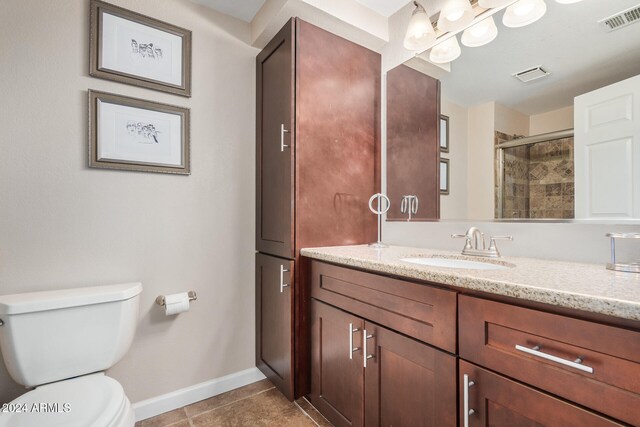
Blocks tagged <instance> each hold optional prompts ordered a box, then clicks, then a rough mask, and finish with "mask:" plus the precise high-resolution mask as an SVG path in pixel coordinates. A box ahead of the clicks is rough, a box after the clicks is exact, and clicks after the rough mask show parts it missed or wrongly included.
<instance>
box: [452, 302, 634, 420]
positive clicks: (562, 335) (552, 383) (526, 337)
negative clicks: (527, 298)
mask: <svg viewBox="0 0 640 427" xmlns="http://www.w3.org/2000/svg"><path fill="white" fill-rule="evenodd" d="M458 312H459V339H460V357H461V358H462V359H466V360H468V361H470V362H473V363H476V364H478V365H481V366H483V367H486V368H488V369H492V370H494V371H496V372H499V373H501V374H504V375H507V376H509V377H511V378H513V379H515V380H519V381H522V382H525V383H527V384H530V385H532V386H534V387H537V388H539V389H542V390H545V391H547V392H550V393H552V394H554V395H556V396H559V397H561V398H564V399H567V400H570V401H572V402H575V403H577V404H580V405H583V406H585V407H588V408H591V409H593V410H596V411H598V412H600V413H603V414H605V415H609V416H611V417H613V418H615V419H619V420H621V421H624V422H626V423H629V424H631V425H640V333H638V332H637V331H632V330H628V329H623V328H619V327H613V326H608V325H603V324H599V323H595V322H590V321H586V320H580V319H574V318H571V317H567V316H561V315H557V314H552V313H545V312H542V311H537V310H532V309H527V308H523V307H518V306H514V305H509V304H503V303H499V302H494V301H489V300H485V299H480V298H475V297H470V296H465V295H460V296H459V298H458ZM461 372H462V370H461ZM472 380H473V381H475V382H478V381H476V380H475V379H474V378H472ZM531 408H534V406H532V407H531ZM529 411H530V412H529V413H530V414H537V413H538V411H537V410H533V409H529ZM547 425H548V424H547ZM566 425H569V424H566ZM583 425H584V424H583ZM589 425H590V424H589Z"/></svg>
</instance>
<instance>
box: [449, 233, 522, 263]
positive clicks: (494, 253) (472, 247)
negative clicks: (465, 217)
mask: <svg viewBox="0 0 640 427" xmlns="http://www.w3.org/2000/svg"><path fill="white" fill-rule="evenodd" d="M451 238H453V239H457V238H464V239H466V240H465V245H464V248H463V249H462V255H471V256H482V257H488V258H500V252H499V251H498V247H497V246H496V240H513V236H495V237H490V238H489V248H488V249H487V246H486V242H485V240H484V233H483V232H482V231H480V230H479V229H478V228H477V227H471V228H470V229H468V230H467V233H466V234H452V235H451Z"/></svg>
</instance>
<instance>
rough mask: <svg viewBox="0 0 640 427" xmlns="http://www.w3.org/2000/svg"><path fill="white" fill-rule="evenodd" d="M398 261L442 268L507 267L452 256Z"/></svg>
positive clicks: (503, 268) (494, 268)
mask: <svg viewBox="0 0 640 427" xmlns="http://www.w3.org/2000/svg"><path fill="white" fill-rule="evenodd" d="M400 261H404V262H410V263H412V264H418V265H426V266H429V267H444V268H457V269H463V270H506V269H507V268H509V266H507V265H502V264H496V263H489V262H482V261H469V260H466V259H454V258H426V257H420V258H418V257H416V258H402V259H401V260H400Z"/></svg>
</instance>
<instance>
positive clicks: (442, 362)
mask: <svg viewBox="0 0 640 427" xmlns="http://www.w3.org/2000/svg"><path fill="white" fill-rule="evenodd" d="M311 275H312V283H311V294H312V297H313V299H312V302H311V393H310V394H309V396H308V397H309V400H310V401H311V403H312V404H313V405H314V406H315V407H316V408H317V409H318V410H319V411H320V412H321V413H322V414H323V415H324V416H325V417H326V418H327V419H328V420H329V421H331V422H332V423H333V425H335V426H338V427H341V426H365V425H366V426H389V425H393V426H412V427H420V426H434V427H440V426H443V427H446V426H455V425H456V422H457V415H456V357H455V356H454V355H452V354H449V353H447V352H445V351H442V350H440V349H437V348H435V347H433V346H432V345H427V344H426V343H425V342H430V343H434V342H440V343H444V344H445V345H447V341H442V339H441V332H444V331H448V332H449V333H450V334H451V336H452V337H453V345H454V348H455V293H454V292H450V291H446V290H442V289H437V288H433V287H430V286H424V285H417V284H415V283H411V282H406V281H402V280H396V279H391V278H384V277H381V276H377V275H373V274H368V273H364V272H360V271H355V270H350V269H345V268H341V267H336V266H333V265H330V264H326V263H321V262H317V261H312V263H311ZM418 287H419V288H420V289H419V288H418ZM327 303H329V304H334V305H335V306H332V305H329V304H327ZM412 303H413V305H412ZM372 318H375V319H376V321H377V322H380V323H382V325H381V324H379V323H376V322H373V321H372V320H371V319H372ZM383 325H384V326H383ZM420 326H422V328H421V327H420ZM391 328H395V329H396V330H392V329H391ZM399 331H401V332H403V333H405V334H408V336H407V335H403V334H401V333H399ZM416 338H417V339H416Z"/></svg>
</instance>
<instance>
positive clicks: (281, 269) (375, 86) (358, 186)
mask: <svg viewBox="0 0 640 427" xmlns="http://www.w3.org/2000/svg"><path fill="white" fill-rule="evenodd" d="M256 62H257V64H256V65H257V70H256V77H257V82H256V92H257V99H256V108H257V114H256V120H257V121H256V209H257V211H256V250H257V251H258V252H260V254H258V255H257V257H256V365H257V366H258V368H259V369H260V370H261V371H262V372H263V373H264V374H265V375H266V376H267V377H268V378H269V379H270V380H272V381H273V382H274V384H276V386H277V387H278V388H279V389H280V390H281V391H282V392H283V393H284V394H285V396H287V397H288V398H289V399H293V398H295V397H299V396H302V395H304V394H306V393H307V392H308V391H309V375H310V374H309V362H310V353H309V313H308V310H309V303H308V299H309V297H308V292H309V291H308V285H307V283H306V279H307V276H308V275H307V273H306V269H307V268H306V266H305V265H304V263H303V264H301V262H300V256H299V253H300V249H301V248H304V247H315V246H332V245H352V244H361V243H368V242H373V241H375V240H376V233H377V230H376V218H375V217H374V215H372V214H371V213H370V211H369V209H368V205H367V203H368V200H369V197H371V195H372V194H374V193H376V192H378V191H379V190H380V166H379V164H380V162H379V158H380V136H379V129H380V55H379V54H377V53H375V52H373V51H370V50H369V49H366V48H364V47H362V46H359V45H357V44H354V43H352V42H349V41H348V40H345V39H343V38H340V37H338V36H336V35H334V34H331V33H329V32H327V31H324V30H322V29H320V28H318V27H315V26H313V25H311V24H309V23H306V22H304V21H302V20H300V19H297V18H293V19H291V20H290V21H289V22H288V23H287V24H286V25H285V26H284V27H283V28H282V30H280V32H279V33H278V34H277V35H276V36H275V37H274V38H273V39H272V40H271V41H270V42H269V44H268V45H267V46H266V47H265V48H264V49H263V50H262V52H260V54H259V55H258V57H257V61H256ZM285 282H286V283H285ZM286 285H288V286H286ZM282 311H286V313H287V315H284V314H282V313H281V312H282ZM278 313H280V314H278Z"/></svg>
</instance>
